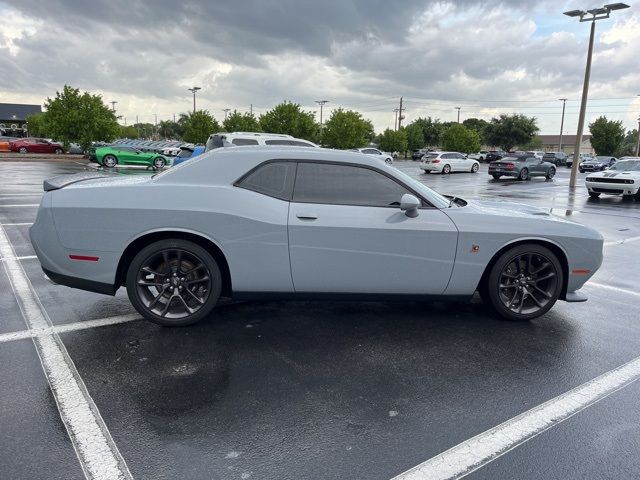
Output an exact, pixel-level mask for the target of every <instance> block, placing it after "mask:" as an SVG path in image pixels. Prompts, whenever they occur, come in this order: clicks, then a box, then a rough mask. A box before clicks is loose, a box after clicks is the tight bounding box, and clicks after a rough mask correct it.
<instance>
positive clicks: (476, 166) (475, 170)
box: [471, 163, 480, 173]
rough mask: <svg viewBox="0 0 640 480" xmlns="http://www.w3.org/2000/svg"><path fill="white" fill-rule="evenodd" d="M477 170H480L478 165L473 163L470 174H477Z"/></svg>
mask: <svg viewBox="0 0 640 480" xmlns="http://www.w3.org/2000/svg"><path fill="white" fill-rule="evenodd" d="M479 168H480V165H479V164H477V163H474V164H473V166H472V167H471V173H478V169H479Z"/></svg>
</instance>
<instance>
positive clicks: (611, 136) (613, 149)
mask: <svg viewBox="0 0 640 480" xmlns="http://www.w3.org/2000/svg"><path fill="white" fill-rule="evenodd" d="M589 132H591V146H592V147H593V149H594V150H595V151H596V155H614V154H615V153H617V152H618V151H619V150H620V148H621V147H622V146H623V144H624V139H625V131H624V127H623V126H622V121H621V120H619V121H616V120H607V117H599V118H597V119H596V120H595V121H594V122H593V123H590V124H589Z"/></svg>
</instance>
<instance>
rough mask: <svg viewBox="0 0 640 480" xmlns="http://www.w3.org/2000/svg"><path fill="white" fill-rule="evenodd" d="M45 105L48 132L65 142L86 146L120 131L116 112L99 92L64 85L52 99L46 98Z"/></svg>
mask: <svg viewBox="0 0 640 480" xmlns="http://www.w3.org/2000/svg"><path fill="white" fill-rule="evenodd" d="M44 106H45V109H46V113H45V114H44V115H45V124H46V130H47V132H48V133H49V134H50V135H51V136H52V137H53V138H55V139H56V140H59V141H62V142H63V143H64V144H65V146H68V145H69V143H70V142H78V143H79V144H80V145H81V146H82V148H84V149H86V148H89V147H90V146H91V142H92V141H95V140H100V141H106V142H109V141H112V140H114V139H115V138H116V137H117V136H118V133H119V131H120V126H119V125H118V121H117V119H116V116H115V114H114V113H113V111H112V110H111V109H110V108H109V107H107V106H106V105H105V104H104V102H103V101H102V97H101V96H100V95H91V94H90V93H89V92H84V93H82V94H81V93H80V90H79V89H77V88H72V87H70V86H69V85H65V86H64V88H63V89H62V92H56V96H55V98H54V99H51V98H47V100H46V101H45V104H44Z"/></svg>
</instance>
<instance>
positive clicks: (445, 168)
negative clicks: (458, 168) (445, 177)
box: [442, 164, 451, 173]
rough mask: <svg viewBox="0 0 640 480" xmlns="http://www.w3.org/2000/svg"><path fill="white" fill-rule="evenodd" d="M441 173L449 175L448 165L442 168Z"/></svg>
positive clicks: (449, 168)
mask: <svg viewBox="0 0 640 480" xmlns="http://www.w3.org/2000/svg"><path fill="white" fill-rule="evenodd" d="M442 173H451V167H450V166H449V164H447V165H445V166H444V167H442Z"/></svg>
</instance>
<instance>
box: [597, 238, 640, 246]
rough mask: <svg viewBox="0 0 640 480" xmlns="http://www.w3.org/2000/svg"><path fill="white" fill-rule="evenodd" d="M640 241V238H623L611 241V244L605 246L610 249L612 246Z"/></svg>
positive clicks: (605, 243) (607, 243)
mask: <svg viewBox="0 0 640 480" xmlns="http://www.w3.org/2000/svg"><path fill="white" fill-rule="evenodd" d="M638 240H640V237H630V238H623V239H622V240H614V241H611V242H604V246H605V247H609V246H611V245H624V244H625V243H631V242H637V241H638Z"/></svg>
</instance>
